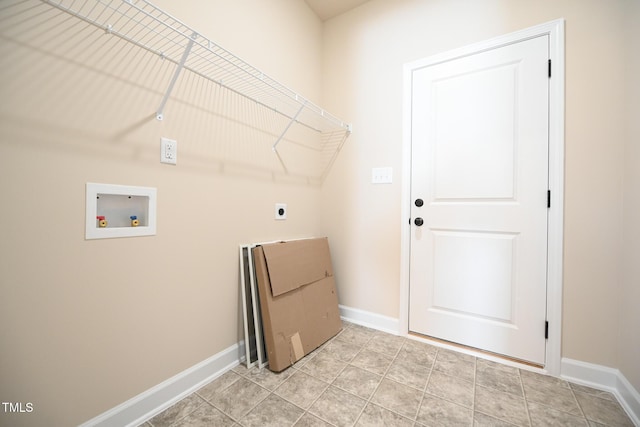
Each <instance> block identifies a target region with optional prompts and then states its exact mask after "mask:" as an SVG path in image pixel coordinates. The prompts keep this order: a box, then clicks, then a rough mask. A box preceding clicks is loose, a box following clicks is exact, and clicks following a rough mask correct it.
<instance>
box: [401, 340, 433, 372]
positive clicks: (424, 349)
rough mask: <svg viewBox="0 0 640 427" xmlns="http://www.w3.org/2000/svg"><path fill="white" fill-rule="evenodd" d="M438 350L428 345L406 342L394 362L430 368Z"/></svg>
mask: <svg viewBox="0 0 640 427" xmlns="http://www.w3.org/2000/svg"><path fill="white" fill-rule="evenodd" d="M437 353H438V350H437V349H436V348H435V347H433V346H430V345H427V344H423V343H420V342H416V341H412V340H406V341H405V343H404V345H403V346H402V348H401V349H400V352H399V353H398V355H397V356H396V360H402V361H404V362H407V363H411V364H414V365H418V366H422V367H428V368H431V367H432V366H433V362H434V361H435V360H436V354H437Z"/></svg>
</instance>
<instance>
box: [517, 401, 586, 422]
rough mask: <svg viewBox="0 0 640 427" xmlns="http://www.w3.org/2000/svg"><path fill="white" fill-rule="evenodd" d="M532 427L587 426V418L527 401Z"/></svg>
mask: <svg viewBox="0 0 640 427" xmlns="http://www.w3.org/2000/svg"><path fill="white" fill-rule="evenodd" d="M528 407H529V416H530V417H531V425H532V427H545V426H550V427H551V426H557V427H563V426H567V427H587V426H588V424H587V420H585V419H584V418H583V417H582V416H579V417H578V416H575V415H571V414H569V413H567V412H562V411H558V410H556V409H553V408H550V407H548V406H544V405H541V404H539V403H533V402H531V403H528Z"/></svg>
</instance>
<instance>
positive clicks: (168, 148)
mask: <svg viewBox="0 0 640 427" xmlns="http://www.w3.org/2000/svg"><path fill="white" fill-rule="evenodd" d="M160 162H161V163H169V164H171V165H175V164H177V163H178V141H174V140H173V139H169V138H160Z"/></svg>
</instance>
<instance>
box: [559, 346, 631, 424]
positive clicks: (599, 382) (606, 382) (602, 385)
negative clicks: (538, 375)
mask: <svg viewBox="0 0 640 427" xmlns="http://www.w3.org/2000/svg"><path fill="white" fill-rule="evenodd" d="M560 376H561V377H562V378H563V379H565V380H567V381H570V382H573V383H576V384H581V385H585V386H588V387H592V388H596V389H599V390H605V391H608V392H611V393H612V394H613V395H614V396H615V397H616V399H618V402H620V404H621V405H622V407H623V408H624V410H625V411H626V412H627V414H628V415H629V417H630V418H631V421H633V423H634V424H635V425H636V426H640V393H638V391H637V390H636V389H635V388H634V387H633V386H632V385H631V383H630V382H629V381H628V380H627V379H626V378H625V376H624V375H622V372H620V371H619V370H618V369H614V368H609V367H606V366H602V365H595V364H593V363H587V362H581V361H579V360H573V359H568V358H562V362H561V374H560Z"/></svg>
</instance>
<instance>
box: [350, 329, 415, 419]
mask: <svg viewBox="0 0 640 427" xmlns="http://www.w3.org/2000/svg"><path fill="white" fill-rule="evenodd" d="M374 336H375V334H373V336H372V337H371V338H370V339H369V341H367V344H369V343H370V342H371V340H372V339H373V337H374ZM405 344H406V338H405V341H404V342H403V343H402V345H401V346H400V348H399V349H398V351H397V352H396V354H395V356H394V357H393V359H391V362H390V363H389V366H387V369H385V371H384V373H383V374H382V375H381V379H380V382H379V383H378V385H377V386H376V388H375V389H374V390H373V392H372V393H371V395H369V398H368V399H367V401H366V402H365V404H364V406H363V407H362V409H361V410H360V413H359V414H358V416H357V417H356V421H355V422H354V423H353V425H354V426H355V425H356V424H357V423H358V421H359V420H360V418H361V417H362V414H363V413H364V411H365V409H367V406H369V404H370V403H371V399H372V398H373V396H374V395H375V394H376V392H377V391H378V388H380V385H381V384H382V381H384V379H385V378H386V376H387V373H388V372H389V369H391V365H393V362H395V361H396V359H397V358H398V355H399V354H400V351H401V350H402V348H403V347H404V346H405ZM365 348H366V344H365V345H364V346H363V347H362V350H364V349H365ZM362 350H361V351H362ZM371 351H374V350H371ZM376 353H377V352H376ZM374 405H375V403H374ZM383 409H386V410H390V409H389V408H384V407H383ZM392 412H394V413H396V412H395V411H392ZM398 415H400V416H402V414H398ZM413 421H414V422H415V417H414V420H413Z"/></svg>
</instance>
